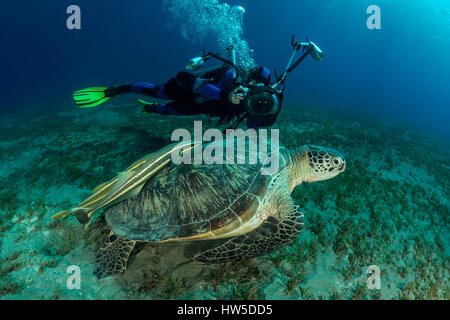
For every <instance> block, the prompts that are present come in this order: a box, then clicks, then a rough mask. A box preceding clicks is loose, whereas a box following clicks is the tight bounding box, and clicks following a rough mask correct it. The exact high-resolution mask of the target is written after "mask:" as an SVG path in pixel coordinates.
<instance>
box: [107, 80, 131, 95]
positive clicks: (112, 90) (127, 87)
mask: <svg viewBox="0 0 450 320" xmlns="http://www.w3.org/2000/svg"><path fill="white" fill-rule="evenodd" d="M130 91H131V84H129V83H128V84H121V85H118V86H113V87H109V88H107V89H106V90H105V97H108V98H114V97H115V96H118V95H120V94H123V93H127V92H130Z"/></svg>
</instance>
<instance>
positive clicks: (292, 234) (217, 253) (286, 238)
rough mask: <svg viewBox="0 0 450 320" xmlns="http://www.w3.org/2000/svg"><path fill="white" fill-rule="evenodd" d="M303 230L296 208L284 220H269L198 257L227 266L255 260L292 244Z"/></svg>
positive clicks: (301, 217)
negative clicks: (249, 259)
mask: <svg viewBox="0 0 450 320" xmlns="http://www.w3.org/2000/svg"><path fill="white" fill-rule="evenodd" d="M302 227H303V214H302V213H301V212H300V210H299V209H298V208H297V207H296V206H292V211H290V212H286V213H284V214H282V215H281V218H275V217H269V218H268V219H267V220H266V221H265V222H264V223H263V224H261V225H260V226H259V227H258V228H257V229H255V230H253V231H252V232H249V233H247V234H245V235H242V236H238V237H235V238H232V239H230V240H228V241H227V242H225V243H223V244H222V245H220V246H218V247H215V248H212V249H209V250H207V251H205V252H202V253H200V254H198V255H196V256H195V257H194V260H195V261H198V262H203V263H224V262H232V261H240V260H242V259H245V258H255V257H260V256H263V255H265V254H267V253H270V252H274V251H277V250H278V249H280V248H282V247H284V246H285V245H288V244H290V243H291V242H292V241H294V240H295V238H296V237H297V235H298V234H299V233H300V231H301V229H302Z"/></svg>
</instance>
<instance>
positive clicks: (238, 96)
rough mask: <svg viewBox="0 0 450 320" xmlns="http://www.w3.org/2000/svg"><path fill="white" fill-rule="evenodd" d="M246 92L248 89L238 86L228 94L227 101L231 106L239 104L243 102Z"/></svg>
mask: <svg viewBox="0 0 450 320" xmlns="http://www.w3.org/2000/svg"><path fill="white" fill-rule="evenodd" d="M248 91H249V90H248V88H245V87H243V86H239V87H237V88H235V89H234V90H233V91H231V92H230V94H229V96H228V99H229V100H230V101H231V103H232V104H240V103H241V102H242V101H243V100H245V97H246V96H247V93H248Z"/></svg>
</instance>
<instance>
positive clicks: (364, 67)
mask: <svg viewBox="0 0 450 320" xmlns="http://www.w3.org/2000/svg"><path fill="white" fill-rule="evenodd" d="M164 2H165V5H166V9H165V10H163V5H162V1H156V0H151V1H149V0H134V1H132V2H126V1H119V0H115V1H88V0H77V1H66V0H60V1H45V2H35V1H23V0H18V1H14V2H12V1H8V2H6V3H3V4H2V10H1V11H0V21H1V28H0V34H1V36H0V40H1V43H2V49H1V50H0V61H2V63H1V80H0V81H1V93H2V94H1V97H0V110H1V112H2V113H7V112H18V113H27V112H30V111H38V112H44V110H47V109H56V108H60V107H61V106H67V105H70V103H71V92H72V91H73V90H76V89H81V88H84V87H88V86H93V85H113V84H118V83H124V82H138V81H148V82H153V83H159V82H164V81H166V80H167V79H168V78H169V77H171V76H173V75H174V74H175V73H176V72H177V71H179V70H182V69H183V68H184V65H185V62H186V60H187V59H188V58H191V57H193V56H196V55H199V54H200V53H201V49H202V48H205V49H208V50H216V49H219V48H218V47H220V46H221V45H223V44H221V42H220V41H222V40H223V39H224V34H226V32H236V35H238V36H239V39H237V40H239V41H242V42H241V44H245V45H248V49H249V50H254V53H253V55H252V58H253V59H254V61H256V63H258V64H263V65H266V66H267V67H269V68H270V69H272V70H273V69H274V68H277V69H278V70H281V69H282V68H283V67H285V65H286V63H287V60H288V58H289V56H290V53H291V49H290V44H289V42H290V37H291V35H296V37H297V38H298V40H303V39H304V38H305V37H308V38H309V39H311V40H313V41H315V42H316V43H317V44H318V45H319V46H320V47H321V48H322V49H323V51H324V52H325V59H324V60H323V61H322V62H315V61H314V60H312V59H307V60H305V62H304V63H303V64H302V65H301V66H300V67H299V68H298V69H297V70H296V71H295V72H294V73H293V74H291V75H290V76H289V79H288V83H287V91H286V101H287V104H286V105H291V106H293V107H296V106H298V107H304V106H316V107H320V108H324V109H330V110H332V111H333V112H336V113H348V114H355V115H359V114H365V115H367V116H369V117H374V118H380V119H386V120H388V121H393V122H395V123H398V124H399V125H403V126H405V127H407V128H413V129H414V130H417V131H418V132H424V133H431V134H434V135H436V136H437V137H439V138H444V139H445V140H447V141H449V140H450V129H449V128H450V126H449V119H450V111H449V110H450V107H449V106H450V103H449V101H450V90H448V87H449V84H450V62H449V60H448V59H449V57H450V19H449V18H450V2H449V1H447V0H430V1H419V0H413V1H408V2H405V1H400V0H396V1H381V0H377V1H375V0H372V1H365V0H364V1H353V0H339V1H337V0H336V1H330V0H328V1H320V2H318V1H313V0H309V1H293V0H278V1H269V0H258V1H250V0H242V1H231V0H230V1H228V3H229V4H230V5H231V6H232V5H235V4H239V5H242V6H243V7H244V8H245V9H246V13H245V15H244V17H243V21H242V23H240V22H239V21H237V22H236V21H235V24H231V25H230V24H220V22H223V21H224V20H220V19H216V20H217V22H218V23H217V24H214V23H211V21H206V22H204V24H203V23H202V22H201V21H202V20H201V19H198V17H199V16H201V17H202V18H205V19H206V18H207V17H211V15H212V16H214V10H216V9H217V8H218V7H217V5H218V4H222V5H223V3H224V1H216V0H205V1H198V0H192V1H188V0H184V1H182V0H178V1H173V0H171V1H164ZM189 2H190V3H189ZM202 2H203V4H202ZM71 4H77V5H79V6H80V8H81V10H82V29H81V30H73V31H70V30H68V29H67V28H66V18H67V16H68V15H67V14H66V8H67V7H68V6H69V5H71ZM372 4H376V5H378V6H379V7H380V8H381V30H369V29H368V28H367V27H366V19H367V17H368V14H366V9H367V7H368V6H369V5H372ZM195 6H197V7H198V8H200V9H201V10H204V11H201V12H200V11H198V10H200V9H196V8H197V7H195ZM168 7H169V8H172V10H168V9H167V8H168ZM183 8H184V9H183ZM186 8H187V9H186ZM189 8H190V9H195V10H190V9H189ZM181 9H183V10H188V11H187V12H188V13H189V14H191V19H189V18H188V17H184V20H183V17H181V18H180V17H177V16H175V15H176V14H180V12H182V11H181ZM222 9H223V7H222ZM189 10H190V11H189ZM192 12H194V13H195V14H196V16H195V17H196V18H197V20H195V19H192ZM197 15H198V16H197ZM230 26H231V27H233V28H234V29H232V30H231V29H230ZM227 28H228V29H227ZM236 28H242V33H241V32H240V31H241V30H237V29H236ZM202 30H203V31H204V34H203V32H202ZM183 35H188V36H189V38H190V39H187V37H186V36H183ZM193 35H194V36H193ZM195 35H197V37H195ZM244 49H245V48H244ZM247 53H248V52H247Z"/></svg>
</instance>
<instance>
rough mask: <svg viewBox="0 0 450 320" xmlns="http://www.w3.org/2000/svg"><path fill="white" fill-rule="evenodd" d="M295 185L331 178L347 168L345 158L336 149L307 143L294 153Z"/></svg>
mask: <svg viewBox="0 0 450 320" xmlns="http://www.w3.org/2000/svg"><path fill="white" fill-rule="evenodd" d="M292 159H293V164H294V165H293V168H294V173H293V186H292V187H295V186H297V185H299V184H300V183H302V182H315V181H322V180H327V179H331V178H333V177H335V176H337V175H338V174H340V173H341V172H344V170H345V166H346V163H345V159H344V157H343V156H342V154H341V153H339V152H338V151H336V150H333V149H330V148H325V147H318V146H312V145H306V146H303V147H300V148H298V149H296V150H295V151H294V152H293V153H292Z"/></svg>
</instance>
